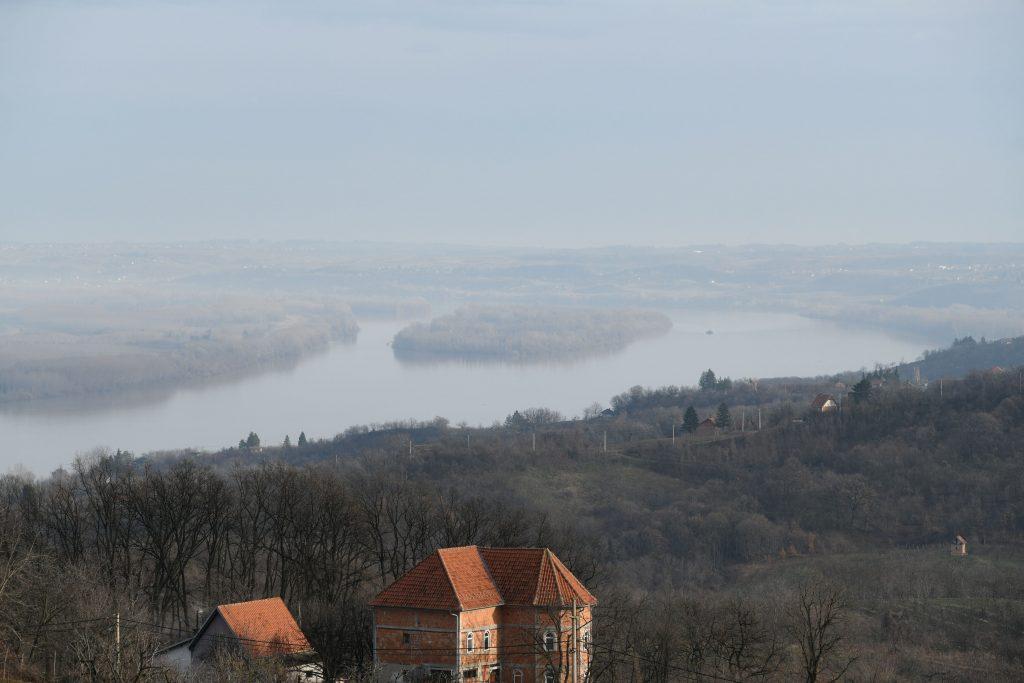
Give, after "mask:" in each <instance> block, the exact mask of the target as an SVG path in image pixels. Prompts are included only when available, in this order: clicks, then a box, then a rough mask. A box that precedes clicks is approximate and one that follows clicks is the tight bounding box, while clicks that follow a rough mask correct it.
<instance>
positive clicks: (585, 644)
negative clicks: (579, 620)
mask: <svg viewBox="0 0 1024 683" xmlns="http://www.w3.org/2000/svg"><path fill="white" fill-rule="evenodd" d="M583 649H584V650H586V651H587V652H590V629H589V628H588V629H584V631H583Z"/></svg>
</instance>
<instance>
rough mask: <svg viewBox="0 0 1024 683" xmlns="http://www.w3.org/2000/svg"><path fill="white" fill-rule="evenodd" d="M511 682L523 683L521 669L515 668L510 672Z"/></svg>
mask: <svg viewBox="0 0 1024 683" xmlns="http://www.w3.org/2000/svg"><path fill="white" fill-rule="evenodd" d="M512 683H523V672H522V670H521V669H516V670H515V671H513V672H512Z"/></svg>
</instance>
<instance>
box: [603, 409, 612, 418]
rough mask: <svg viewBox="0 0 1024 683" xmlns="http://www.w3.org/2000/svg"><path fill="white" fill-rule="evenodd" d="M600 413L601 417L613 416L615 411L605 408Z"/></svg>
mask: <svg viewBox="0 0 1024 683" xmlns="http://www.w3.org/2000/svg"><path fill="white" fill-rule="evenodd" d="M601 415H602V416H603V417H615V411H614V410H612V409H611V408H605V409H604V410H602V411H601Z"/></svg>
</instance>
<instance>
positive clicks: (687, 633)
mask: <svg viewBox="0 0 1024 683" xmlns="http://www.w3.org/2000/svg"><path fill="white" fill-rule="evenodd" d="M705 384H706V388H705V389H704V390H703V391H704V392H706V393H707V395H708V401H709V402H708V405H714V404H715V403H721V402H728V403H733V404H734V403H735V402H737V401H739V400H740V394H733V393H730V392H746V391H748V389H747V388H743V387H742V386H740V385H741V384H742V383H738V382H733V383H732V386H731V387H726V386H724V385H721V381H720V380H718V379H717V378H716V381H715V383H714V385H713V386H712V385H711V383H710V382H705ZM869 384H870V383H869ZM763 388H764V387H763V386H759V387H758V392H757V393H758V394H759V393H760V391H762V390H763ZM686 391H687V392H691V391H692V392H697V395H699V393H700V392H701V390H700V389H695V390H690V389H687V390H686ZM794 391H795V389H794ZM654 393H656V394H657V395H658V396H659V398H658V401H657V404H656V405H651V406H647V405H642V404H641V403H639V402H638V403H636V404H634V405H632V406H627V407H628V408H629V409H620V410H618V411H616V412H615V414H613V415H610V416H607V415H602V416H600V417H592V418H591V419H587V420H562V421H559V420H558V417H559V416H558V415H556V414H554V413H551V412H550V411H543V410H524V411H519V413H518V417H516V414H515V413H514V414H513V416H510V419H509V420H508V421H507V423H506V424H505V425H501V426H495V427H492V428H486V429H468V428H460V427H453V426H451V425H449V424H448V423H447V422H445V421H443V420H436V421H434V422H431V423H423V424H393V425H380V426H379V428H377V429H353V430H350V431H349V432H348V433H347V434H344V435H339V437H337V438H336V439H331V440H319V441H310V442H308V443H307V444H306V445H304V446H302V447H298V446H291V447H289V448H267V447H264V448H263V449H262V451H260V452H255V451H253V450H251V449H243V450H239V449H230V450H228V451H225V452H223V453H220V454H215V455H212V456H196V455H187V456H179V457H163V458H148V459H146V460H142V461H140V460H133V459H131V458H130V457H128V456H124V455H121V456H106V457H100V458H97V459H95V460H90V461H83V462H80V463H78V464H77V465H76V467H75V468H74V470H73V471H71V472H58V473H57V474H55V475H54V476H53V477H51V478H50V479H47V480H44V481H38V482H34V481H30V480H25V479H23V478H19V477H13V476H8V477H6V478H4V479H3V480H2V484H0V524H2V527H0V571H3V572H6V573H5V575H4V576H0V586H3V588H2V589H0V643H2V645H0V647H5V648H6V652H8V653H10V660H9V661H12V662H15V663H17V665H18V667H19V669H18V671H19V675H22V676H23V677H24V678H31V677H32V676H36V677H40V676H42V675H50V674H49V673H48V671H49V669H48V668H47V667H50V668H52V666H53V663H54V662H58V668H59V672H58V673H61V672H63V675H64V676H65V677H66V678H80V677H88V676H92V677H93V678H94V679H95V680H101V679H105V678H109V677H110V675H109V674H110V672H111V669H110V667H111V666H113V664H112V663H111V662H110V655H111V653H112V652H113V650H112V649H111V647H109V646H110V638H111V637H112V635H111V631H110V628H109V626H110V618H111V615H113V614H115V613H118V612H120V613H121V614H122V615H123V616H124V617H125V618H126V619H127V620H130V621H127V622H126V623H127V624H129V625H130V628H129V631H128V635H127V636H126V637H127V638H129V640H128V642H130V643H133V644H134V645H132V647H133V648H134V650H131V652H134V653H135V654H130V655H129V654H125V655H124V656H125V659H123V661H122V666H135V667H136V673H138V674H139V677H140V678H145V677H147V676H150V675H155V672H147V671H146V670H145V667H146V666H149V664H147V662H149V661H150V660H149V659H148V658H147V657H146V656H144V655H145V653H146V652H151V651H152V649H153V648H155V647H156V645H157V644H158V643H168V642H170V641H173V640H174V639H175V638H176V637H178V636H180V635H182V634H184V633H186V632H187V631H188V630H189V629H191V628H194V626H195V623H196V620H197V618H199V617H201V616H202V612H203V611H204V610H209V609H211V608H212V607H213V606H214V605H216V604H218V603H222V602H227V601H234V600H241V599H247V598H256V597H265V596H268V595H282V596H284V598H285V599H286V600H287V602H288V604H289V605H290V606H291V607H292V609H293V611H294V612H296V614H301V621H302V626H303V629H304V630H305V631H306V632H307V634H308V635H309V637H310V639H311V641H312V642H313V645H314V646H315V647H316V648H317V649H318V651H319V652H320V653H321V655H323V656H324V658H325V665H326V667H327V670H328V672H330V673H337V672H346V673H348V674H349V675H354V676H359V675H365V674H366V673H367V671H368V662H369V657H370V647H371V644H372V643H371V641H370V637H369V621H368V620H369V617H368V612H367V609H366V601H367V599H368V598H369V597H370V596H372V595H373V594H374V593H375V591H376V590H377V589H379V587H381V586H382V585H384V584H386V583H387V582H388V581H390V580H391V579H392V578H394V577H395V576H397V575H399V574H400V573H401V572H403V571H405V570H406V569H408V568H409V567H411V566H412V565H413V564H415V562H417V561H418V560H420V559H422V558H423V557H425V556H426V555H427V554H429V553H430V552H432V551H433V550H434V549H435V548H437V547H442V546H448V545H463V544H470V543H477V544H483V545H542V546H550V547H552V548H553V549H554V550H555V551H556V552H557V553H558V554H559V556H560V557H561V558H562V559H563V560H564V561H566V563H567V564H568V565H569V566H570V568H571V569H572V570H573V571H574V572H575V573H577V575H578V576H580V578H581V579H583V581H584V582H585V583H587V585H588V586H589V587H591V589H592V590H593V592H594V593H595V594H596V595H597V596H598V598H599V600H600V601H601V603H600V607H599V609H598V610H597V612H596V613H595V620H596V623H595V628H594V634H595V644H594V647H595V668H594V679H595V680H629V679H631V678H632V679H636V680H650V681H669V680H692V679H694V678H695V677H698V678H699V677H701V676H719V677H725V678H729V679H734V680H744V679H757V678H760V679H778V680H783V679H784V680H791V679H792V678H794V677H799V678H802V679H804V680H815V679H814V678H813V677H811V675H810V674H808V673H807V671H808V667H809V666H818V667H819V668H818V669H816V671H817V673H816V674H814V676H817V678H818V679H819V680H823V679H825V678H826V676H827V677H829V678H830V677H832V676H834V675H837V674H840V673H842V672H844V671H846V672H847V674H848V675H850V676H852V677H855V678H858V679H869V678H870V679H875V678H879V679H890V678H910V679H916V678H925V677H936V676H938V677H945V678H956V679H958V680H980V679H982V678H988V679H992V678H996V679H1006V678H1013V677H1014V676H1016V675H1018V674H1019V673H1020V671H1021V670H1022V669H1021V663H1022V662H1024V646H1022V645H1021V643H1024V607H1022V605H1024V550H1022V547H1021V541H1022V535H1024V395H1022V393H1021V388H1020V386H1019V385H1018V383H1017V375H1016V374H1014V373H1011V372H1005V373H984V374H975V375H971V376H970V377H968V378H966V379H965V380H962V381H953V382H946V383H945V384H944V385H943V387H941V388H940V387H938V386H936V385H932V386H929V387H928V388H925V389H922V388H914V387H909V386H907V385H903V384H898V383H891V384H883V385H881V386H878V387H873V388H872V389H871V390H870V391H869V392H868V394H867V395H866V396H865V397H864V398H863V399H862V400H860V401H858V402H851V403H850V404H849V405H847V406H845V407H844V410H843V411H842V412H841V413H837V414H829V415H822V414H814V413H812V412H811V411H810V410H809V406H808V403H807V401H806V399H805V398H804V397H801V398H800V400H799V401H796V402H787V401H786V400H785V399H784V396H785V394H780V395H779V396H777V397H776V400H775V403H774V404H773V406H772V407H771V408H770V409H769V408H766V409H765V413H766V416H765V420H764V425H763V428H762V429H761V430H760V431H750V430H749V428H748V431H747V432H742V431H738V430H734V431H732V432H729V433H727V434H723V435H721V436H720V437H717V438H714V439H711V440H708V441H700V440H691V439H680V440H677V442H676V443H675V444H673V443H672V442H671V440H670V438H669V436H670V433H671V432H670V428H671V424H672V421H668V422H666V423H665V424H664V425H663V424H661V423H659V422H658V420H659V419H660V417H659V416H662V415H666V414H669V413H672V414H674V415H676V416H678V417H675V418H672V419H673V420H674V419H680V418H681V415H682V413H683V412H684V410H685V406H686V405H688V403H689V402H690V400H691V397H692V396H693V394H690V393H687V394H685V395H682V394H679V393H678V392H668V391H666V392H654ZM671 395H675V396H676V399H675V400H676V402H675V403H674V404H672V403H671V400H670V398H669V397H670V396H671ZM666 427H667V428H668V429H666ZM605 437H607V440H608V443H609V448H608V450H607V452H606V451H605V450H604V447H603V440H604V438H605ZM285 461H287V462H291V463H302V465H301V466H295V465H288V464H282V463H283V462H285ZM956 534H961V535H963V536H965V537H966V538H967V539H968V542H969V548H970V552H969V555H968V557H966V558H960V557H952V556H951V555H950V553H949V549H948V548H949V543H950V542H951V541H952V539H953V537H954V535H956ZM822 587H825V588H826V590H824V591H822V590H819V589H821V588H822ZM808 610H810V617H808V616H807V615H808V614H809V612H808ZM197 612H198V614H197ZM821 614H826V615H831V616H830V617H829V618H828V619H827V620H826V621H827V622H828V623H829V624H830V626H829V630H828V631H827V633H825V632H821V633H818V634H817V635H816V636H815V637H814V638H811V640H810V641H809V640H808V638H809V637H810V636H809V635H808V632H807V631H804V630H801V626H800V625H801V624H806V623H809V622H808V619H809V620H810V622H813V623H817V621H818V615H821ZM83 625H84V626H83ZM104 629H105V630H104ZM812 635H813V634H812ZM811 641H813V642H816V643H823V642H832V643H834V647H832V648H831V649H830V650H829V651H828V652H825V653H819V655H820V656H812V655H813V654H814V653H810V654H805V651H804V650H803V649H802V648H801V643H805V644H806V643H807V642H811ZM815 662H816V663H817V664H815ZM89 672H96V673H95V674H90V673H89ZM58 677H59V676H58Z"/></svg>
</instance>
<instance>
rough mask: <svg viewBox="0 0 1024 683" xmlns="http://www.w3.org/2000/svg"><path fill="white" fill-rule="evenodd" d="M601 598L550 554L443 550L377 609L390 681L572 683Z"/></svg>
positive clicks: (379, 647)
mask: <svg viewBox="0 0 1024 683" xmlns="http://www.w3.org/2000/svg"><path fill="white" fill-rule="evenodd" d="M596 603H597V599H596V598H595V597H594V596H593V595H591V593H590V591H588V590H587V589H586V587H584V586H583V584H582V583H581V582H580V581H579V579H577V578H576V577H575V576H573V574H572V572H570V571H569V570H568V569H567V568H566V567H565V565H564V564H562V562H561V561H560V560H559V559H558V558H557V557H555V554H554V553H552V552H551V551H550V550H548V549H547V548H480V547H477V546H475V545H474V546H466V547H462V548H442V549H440V550H438V551H437V552H435V553H433V554H432V555H430V556H429V557H427V558H426V559H425V560H423V561H422V562H420V563H419V564H418V565H416V566H415V567H413V568H412V569H410V570H409V571H408V572H406V573H405V574H404V575H403V576H401V577H400V578H399V579H398V580H397V581H395V582H394V583H392V584H391V585H390V586H388V587H387V588H385V589H384V590H383V591H381V592H380V594H379V595H377V597H376V598H374V600H373V601H372V602H371V603H370V604H371V606H372V607H373V645H374V663H375V665H376V669H377V671H378V672H379V676H380V679H381V680H387V681H480V682H491V681H507V682H508V683H555V682H556V681H557V682H559V683H562V682H572V683H578V682H581V681H583V680H584V679H585V676H586V672H587V670H588V668H589V666H590V641H591V608H592V607H593V605H594V604H596Z"/></svg>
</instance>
